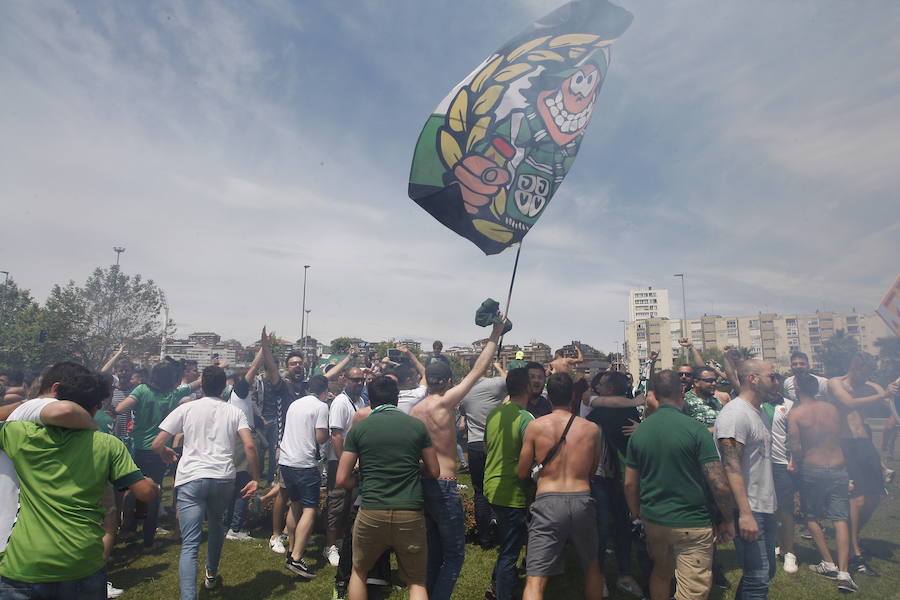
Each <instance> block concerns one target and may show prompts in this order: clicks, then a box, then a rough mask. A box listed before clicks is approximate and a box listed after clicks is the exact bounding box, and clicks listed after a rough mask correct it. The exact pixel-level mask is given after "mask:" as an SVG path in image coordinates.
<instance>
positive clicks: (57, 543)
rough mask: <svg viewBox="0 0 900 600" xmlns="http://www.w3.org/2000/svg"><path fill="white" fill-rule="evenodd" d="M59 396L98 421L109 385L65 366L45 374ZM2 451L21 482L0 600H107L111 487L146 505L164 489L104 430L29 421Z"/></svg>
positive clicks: (0, 445) (3, 438) (10, 433)
mask: <svg viewBox="0 0 900 600" xmlns="http://www.w3.org/2000/svg"><path fill="white" fill-rule="evenodd" d="M43 380H44V381H52V382H53V384H52V390H51V391H52V392H54V393H55V394H56V397H57V398H61V399H65V400H69V401H72V402H75V403H76V404H78V405H80V406H81V407H82V408H84V409H85V410H87V411H88V412H89V413H91V414H92V415H93V414H94V413H95V412H96V411H97V409H98V408H99V407H100V403H101V402H102V401H103V399H104V398H106V397H108V396H109V395H110V392H111V390H110V388H109V385H108V384H107V383H106V382H105V381H104V380H103V379H102V378H101V377H100V376H99V375H97V374H96V373H93V372H91V371H89V370H88V369H86V368H84V367H82V366H81V365H77V364H75V363H70V362H63V363H58V364H56V365H53V366H52V367H50V369H48V370H47V371H45V372H44V374H43ZM0 449H2V450H3V451H4V452H6V454H7V455H8V456H9V458H10V459H11V460H12V462H13V465H14V466H15V469H16V474H17V475H18V477H19V490H20V491H19V514H18V518H17V520H16V523H15V525H14V527H13V529H12V533H11V535H10V538H9V545H8V546H7V548H6V554H5V555H4V557H3V561H2V563H0V598H57V599H60V600H68V599H72V600H74V599H76V598H77V599H79V600H81V599H98V600H99V599H101V598H106V593H107V585H106V568H105V566H104V563H105V560H104V557H103V541H102V539H103V527H102V526H101V521H102V519H103V513H104V510H103V508H102V507H101V506H100V499H101V497H102V496H103V493H104V491H105V489H106V485H107V484H108V483H113V485H115V486H116V487H117V488H119V489H126V488H127V489H130V490H131V491H132V493H133V494H134V495H135V496H136V497H138V498H139V499H142V500H145V501H147V500H150V499H152V498H153V497H155V496H156V495H157V494H158V492H159V488H158V487H157V486H156V485H155V484H154V483H153V482H152V481H150V480H149V479H146V478H145V477H144V476H143V475H142V474H141V472H140V470H138V468H137V465H135V463H134V461H133V460H132V459H131V456H130V455H129V454H128V450H127V449H126V448H125V445H124V444H123V443H122V442H121V441H119V440H118V439H117V438H115V437H113V436H111V435H109V434H106V433H101V432H99V431H86V430H77V431H76V430H71V429H61V428H58V427H43V426H40V425H37V424H35V423H28V422H23V421H17V422H8V423H3V424H2V426H0Z"/></svg>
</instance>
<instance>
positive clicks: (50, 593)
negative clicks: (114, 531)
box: [0, 567, 106, 600]
mask: <svg viewBox="0 0 900 600" xmlns="http://www.w3.org/2000/svg"><path fill="white" fill-rule="evenodd" d="M0 598H2V599H3V600H106V567H103V568H102V569H100V570H99V571H97V572H96V573H94V574H92V575H88V576H87V577H82V578H81V579H74V580H72V581H54V582H51V583H26V582H24V581H15V580H13V579H7V578H6V577H0Z"/></svg>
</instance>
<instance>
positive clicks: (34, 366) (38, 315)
mask: <svg viewBox="0 0 900 600" xmlns="http://www.w3.org/2000/svg"><path fill="white" fill-rule="evenodd" d="M43 323H44V312H43V310H42V309H41V307H40V306H39V305H38V303H37V302H35V301H34V299H33V298H32V297H31V294H30V293H29V292H28V290H23V289H21V288H19V287H18V286H17V285H16V282H15V281H12V280H10V281H8V282H7V283H5V284H2V285H0V365H3V366H6V367H11V368H15V369H23V370H26V371H31V372H37V371H39V370H40V369H41V368H42V367H43V366H44V364H45V362H46V361H45V360H44V345H43V344H42V343H41V341H40V338H41V329H42V327H43Z"/></svg>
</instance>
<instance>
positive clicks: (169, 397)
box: [114, 360, 200, 548]
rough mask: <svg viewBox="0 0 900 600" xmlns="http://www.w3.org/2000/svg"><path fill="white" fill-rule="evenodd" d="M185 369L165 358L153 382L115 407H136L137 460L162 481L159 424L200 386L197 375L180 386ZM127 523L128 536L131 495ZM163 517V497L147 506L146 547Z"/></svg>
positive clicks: (130, 531) (122, 409)
mask: <svg viewBox="0 0 900 600" xmlns="http://www.w3.org/2000/svg"><path fill="white" fill-rule="evenodd" d="M180 382H181V369H180V367H179V366H178V365H177V364H176V363H174V362H173V361H171V360H163V361H160V362H158V363H156V364H155V365H153V369H152V370H151V371H150V382H149V383H148V384H141V385H139V386H137V387H136V388H134V389H133V390H131V393H129V394H128V397H127V398H125V399H124V400H122V401H121V402H119V404H117V405H116V407H115V409H114V410H115V412H116V414H122V413H127V412H128V411H134V429H133V430H132V432H131V437H132V439H133V440H134V462H135V463H136V464H137V466H138V467H140V469H141V471H142V472H143V473H144V475H146V476H147V477H149V478H151V479H152V480H153V481H155V482H156V483H157V485H162V481H163V474H164V473H165V471H166V464H165V463H164V462H163V461H162V458H160V456H159V455H158V454H157V453H156V452H154V451H153V450H152V448H151V446H152V445H153V440H154V439H155V438H156V434H157V433H159V424H160V423H162V420H163V419H165V418H166V416H168V414H169V413H170V412H172V410H173V409H174V408H175V407H176V406H178V403H179V402H181V399H182V398H184V397H185V396H188V395H189V394H190V393H191V392H192V391H194V390H196V389H198V388H199V387H200V380H199V379H197V380H196V381H193V382H192V383H190V384H189V385H182V386H179V385H178V384H179V383H180ZM123 513H124V516H125V523H124V524H123V526H122V529H123V530H124V531H126V532H127V534H126V535H127V537H131V536H133V535H134V531H135V528H136V526H137V523H135V521H134V518H133V514H134V501H133V499H132V498H130V497H128V498H126V501H125V507H124V511H123ZM158 520H159V498H156V499H155V500H153V501H152V502H151V503H150V505H149V506H147V518H146V519H145V520H144V547H145V548H149V547H150V546H152V545H153V541H154V540H155V539H156V524H157V521H158Z"/></svg>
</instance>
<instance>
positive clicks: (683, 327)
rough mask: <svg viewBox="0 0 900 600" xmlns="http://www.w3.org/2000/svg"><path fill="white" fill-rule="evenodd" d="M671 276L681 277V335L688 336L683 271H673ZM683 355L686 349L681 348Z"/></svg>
mask: <svg viewBox="0 0 900 600" xmlns="http://www.w3.org/2000/svg"><path fill="white" fill-rule="evenodd" d="M672 277H680V278H681V316H682V317H683V319H682V321H681V337H688V331H687V329H688V326H687V301H686V300H685V294H684V273H675V274H674V275H672ZM683 352H684V354H685V356H687V349H686V348H685V349H683Z"/></svg>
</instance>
